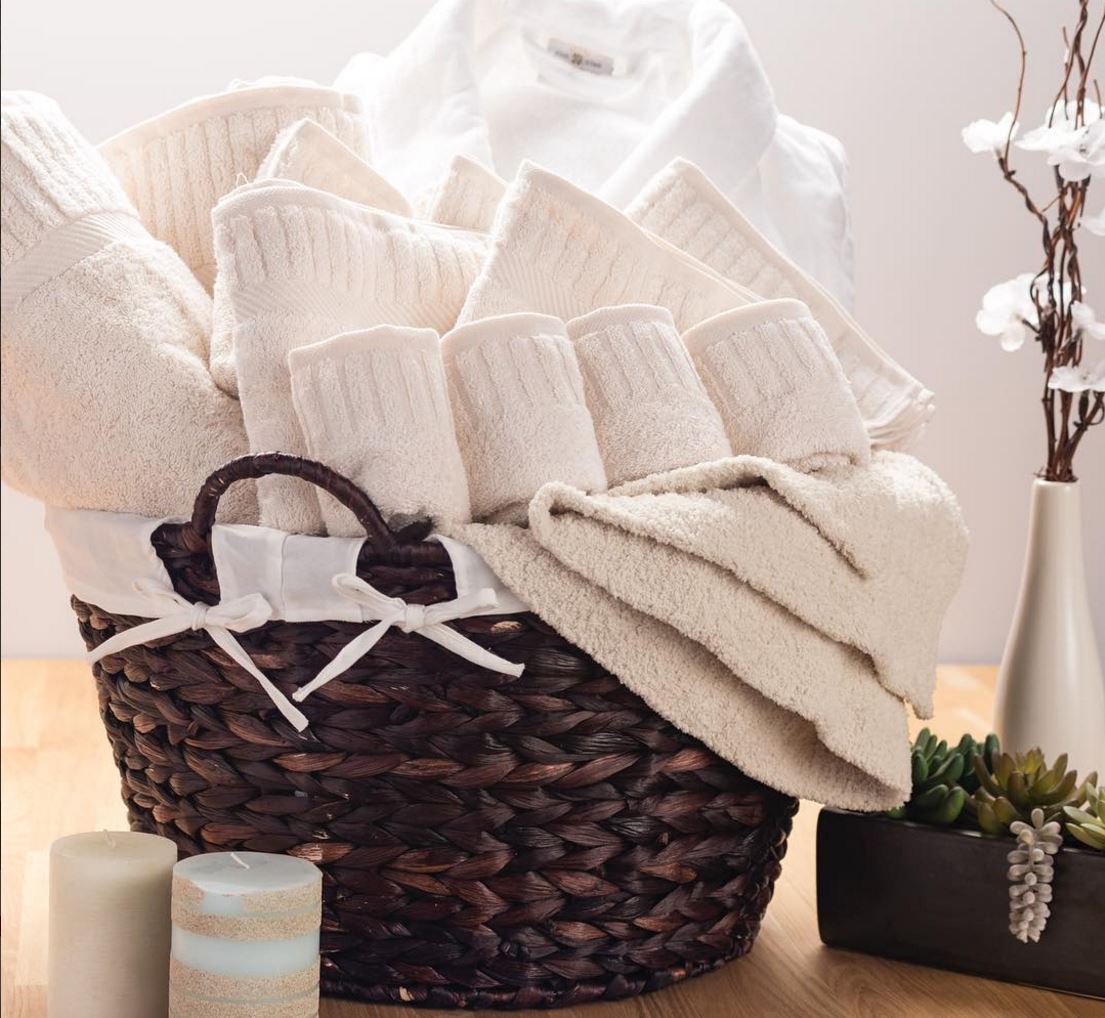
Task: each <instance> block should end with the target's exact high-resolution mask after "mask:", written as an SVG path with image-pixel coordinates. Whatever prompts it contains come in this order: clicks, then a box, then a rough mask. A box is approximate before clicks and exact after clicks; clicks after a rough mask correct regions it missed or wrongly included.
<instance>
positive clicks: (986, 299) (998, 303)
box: [975, 272, 1038, 350]
mask: <svg viewBox="0 0 1105 1018" xmlns="http://www.w3.org/2000/svg"><path fill="white" fill-rule="evenodd" d="M1035 278H1036V277H1035V276H1034V275H1033V274H1032V273H1031V272H1022V273H1021V274H1020V275H1019V276H1017V277H1016V278H1015V279H1010V280H1007V281H1006V282H1004V283H998V284H997V285H996V286H991V287H990V289H989V290H987V291H986V294H985V296H983V298H982V309H981V310H980V311H979V312H978V314H977V315H975V325H977V326H978V331H979V332H981V333H982V334H983V335H986V336H1000V337H1001V348H1002V349H1003V350H1019V349H1020V348H1021V346H1022V344H1023V343H1024V337H1025V335H1026V333H1027V332H1028V326H1029V325H1031V326H1033V327H1034V326H1036V325H1037V324H1038V316H1037V314H1036V305H1035V304H1033V303H1032V297H1031V294H1030V292H1029V290H1030V288H1031V286H1032V281H1033V280H1034V279H1035Z"/></svg>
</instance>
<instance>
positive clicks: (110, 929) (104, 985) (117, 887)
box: [47, 831, 177, 1018]
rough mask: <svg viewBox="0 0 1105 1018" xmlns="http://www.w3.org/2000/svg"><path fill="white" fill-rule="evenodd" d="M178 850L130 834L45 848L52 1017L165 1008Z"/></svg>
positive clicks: (87, 1017) (145, 1014)
mask: <svg viewBox="0 0 1105 1018" xmlns="http://www.w3.org/2000/svg"><path fill="white" fill-rule="evenodd" d="M176 857H177V848H176V845H174V844H173V843H172V842H171V841H170V840H169V839H168V838H159V837H158V836H157V835H156V834H138V833H135V832H131V831H98V832H96V833H94V834H72V835H70V836H69V837H67V838H61V839H59V840H58V841H55V842H54V843H53V845H51V846H50V938H49V942H50V949H49V950H50V960H49V987H48V990H47V1001H48V1003H47V1012H48V1014H49V1016H50V1018H152V1016H154V1015H157V1016H161V1015H164V1014H166V1013H167V1011H168V1006H169V903H170V900H171V890H172V874H173V865H174V863H176Z"/></svg>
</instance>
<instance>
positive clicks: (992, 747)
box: [955, 732, 1001, 806]
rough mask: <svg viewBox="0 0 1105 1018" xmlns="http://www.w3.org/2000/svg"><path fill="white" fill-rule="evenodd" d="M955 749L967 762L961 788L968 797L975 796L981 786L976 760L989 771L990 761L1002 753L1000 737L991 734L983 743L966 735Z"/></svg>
mask: <svg viewBox="0 0 1105 1018" xmlns="http://www.w3.org/2000/svg"><path fill="white" fill-rule="evenodd" d="M955 748H956V750H957V751H958V752H959V753H961V754H962V756H963V759H964V760H965V761H966V766H965V767H964V768H963V776H962V777H961V778H960V779H959V787H960V788H962V789H963V790H964V791H966V793H967V794H968V795H974V793H975V792H977V791H978V786H979V780H978V774H977V773H976V772H975V758H976V757H978V758H980V759H981V760H982V764H983V766H985V767H986V768H987V770H988V769H989V768H990V761H991V760H993V759H995V758H996V756H997V755H998V753H1000V751H1001V744H1000V743H999V742H998V737H997V736H996V735H995V734H994V733H993V732H991V733H990V734H989V735H987V736H986V739H985V740H984V741H983V742H978V741H976V740H975V739H974V738H973V737H972V736H971V735H964V736H963V738H962V739H960V740H959V745H958V746H956V747H955ZM967 805H968V806H969V805H970V804H969V803H968V804H967Z"/></svg>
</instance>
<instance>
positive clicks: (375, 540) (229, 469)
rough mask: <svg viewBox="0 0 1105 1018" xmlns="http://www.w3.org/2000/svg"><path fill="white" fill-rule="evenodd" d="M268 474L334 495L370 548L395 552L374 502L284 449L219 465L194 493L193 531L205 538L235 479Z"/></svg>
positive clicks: (334, 475) (325, 469)
mask: <svg viewBox="0 0 1105 1018" xmlns="http://www.w3.org/2000/svg"><path fill="white" fill-rule="evenodd" d="M269 474H284V475H286V476H288V477H298V478H300V479H301V480H304V481H307V482H309V483H310V484H313V485H315V486H316V487H318V488H321V489H322V490H323V491H326V492H329V494H331V495H333V496H334V498H336V499H337V500H338V501H339V502H340V503H341V504H342V505H343V506H345V507H346V508H347V509H348V510H349V511H350V512H352V513H353V515H354V516H356V517H357V522H358V523H359V524H360V525H361V526H362V527H364V529H365V533H367V534H368V537H369V540H370V541H371V542H372V545H373V547H374V548H375V549H376V550H377V551H380V552H384V553H386V552H394V551H396V550H398V548H399V542H398V541H397V540H396V536H395V534H394V533H392V531H391V528H390V527H388V525H387V523H385V522H384V518H383V516H381V515H380V510H379V509H377V508H376V505H375V503H374V502H373V501H372V499H370V498H369V497H368V496H367V495H366V494H365V493H364V492H363V491H362V490H361V489H360V488H358V487H357V485H355V484H354V483H353V482H352V481H351V480H349V478H347V477H343V476H342V475H341V474H339V473H337V472H336V471H334V470H331V469H330V468H329V467H328V466H325V465H324V464H322V463H319V462H317V461H316V460H309V459H305V458H304V457H302V456H291V455H289V454H288V453H283V452H265V453H258V454H257V455H254V456H239V457H238V458H237V459H233V460H231V461H230V462H229V463H227V464H225V465H224V466H221V467H219V469H218V470H216V471H215V472H214V473H213V474H212V475H211V476H210V477H208V478H207V480H206V481H204V482H203V486H202V487H201V488H200V490H199V494H198V495H196V501H195V504H194V506H193V507H192V522H191V524H190V525H191V528H192V531H193V533H194V534H195V535H196V536H197V537H199V538H200V539H202V540H204V541H206V540H207V538H208V537H209V536H210V534H211V528H212V526H214V524H215V513H216V512H217V511H218V508H219V499H221V498H222V497H223V495H224V494H225V493H226V490H227V489H228V488H229V487H230V486H231V485H232V484H234V482H235V481H245V480H248V479H250V478H259V477H266V476H267V475H269Z"/></svg>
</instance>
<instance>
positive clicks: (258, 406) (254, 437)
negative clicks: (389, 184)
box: [213, 181, 486, 534]
mask: <svg viewBox="0 0 1105 1018" xmlns="http://www.w3.org/2000/svg"><path fill="white" fill-rule="evenodd" d="M213 218H214V223H215V250H216V256H217V258H218V263H219V276H220V279H219V287H220V288H223V287H225V291H224V292H225V294H226V301H227V306H228V308H229V313H230V314H231V316H232V319H233V322H234V352H235V358H236V361H237V369H238V376H239V384H240V390H241V399H242V410H243V412H244V414H245V422H246V430H247V432H248V434H249V440H250V448H251V449H252V450H253V451H254V452H268V451H272V450H280V451H283V452H289V453H295V454H300V455H305V454H306V453H307V451H308V450H307V445H306V442H305V440H304V437H303V433H302V431H301V429H300V427H299V424H298V422H297V421H296V419H295V413H294V411H293V408H292V402H291V384H290V380H289V375H288V353H289V352H290V351H291V350H293V349H295V348H296V347H300V346H307V345H309V344H311V343H317V342H319V341H320V340H323V339H326V338H328V337H330V336H334V335H337V334H338V333H341V332H348V331H350V330H353V329H364V328H371V327H372V326H375V325H385V324H391V325H409V326H419V327H424V328H431V329H436V330H437V331H439V332H442V331H444V330H445V329H448V328H450V327H451V326H452V325H453V322H454V320H455V318H456V316H457V312H458V311H459V310H460V307H461V304H462V303H463V301H464V297H465V294H466V293H467V292H468V287H469V286H470V284H471V281H472V279H473V278H474V277H475V275H476V272H477V271H478V269H479V266H480V264H481V262H482V260H483V255H484V251H485V248H486V243H485V241H484V239H483V238H482V237H480V236H478V235H476V234H471V233H467V232H465V231H463V230H454V229H449V228H447V227H443V226H435V225H434V224H432V223H424V222H419V221H416V220H411V219H404V218H402V217H400V216H393V215H391V214H389V213H387V212H381V211H379V210H377V209H370V208H367V207H365V206H363V205H357V204H355V203H353V202H349V201H345V200H343V199H341V198H337V197H335V196H334V195H330V194H326V193H325V192H323V191H318V190H315V189H314V188H309V187H305V186H303V185H299V184H293V183H289V182H285V181H271V182H265V181H262V182H258V183H256V184H249V185H246V186H244V187H241V188H238V189H237V190H236V191H234V192H233V193H232V194H230V195H228V196H227V197H226V198H225V199H224V200H223V201H222V202H220V203H219V205H218V206H217V207H216V209H215V212H214V217H213ZM258 490H259V495H260V501H261V519H262V522H263V523H264V524H265V525H266V526H271V527H274V528H276V529H278V530H287V531H291V532H294V533H308V534H309V533H319V532H320V531H321V529H322V516H321V513H320V509H319V501H318V498H317V496H316V495H315V494H314V490H313V489H311V488H310V487H309V486H307V485H305V484H303V483H302V482H301V481H295V480H292V479H289V478H282V477H267V478H264V479H263V480H261V481H260V482H259V484H258Z"/></svg>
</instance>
